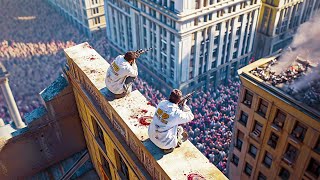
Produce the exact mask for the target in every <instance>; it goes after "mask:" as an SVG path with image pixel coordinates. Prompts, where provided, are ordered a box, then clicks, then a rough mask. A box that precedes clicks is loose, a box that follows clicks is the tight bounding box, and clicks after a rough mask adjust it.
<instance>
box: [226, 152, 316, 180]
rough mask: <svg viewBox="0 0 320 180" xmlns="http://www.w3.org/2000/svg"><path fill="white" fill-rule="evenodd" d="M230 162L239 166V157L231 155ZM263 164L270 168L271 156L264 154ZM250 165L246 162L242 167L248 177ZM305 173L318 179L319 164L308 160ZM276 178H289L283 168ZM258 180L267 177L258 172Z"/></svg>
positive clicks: (312, 159)
mask: <svg viewBox="0 0 320 180" xmlns="http://www.w3.org/2000/svg"><path fill="white" fill-rule="evenodd" d="M231 162H232V163H233V164H234V165H235V166H238V164H239V157H238V156H236V155H235V154H233V155H232V157H231ZM263 164H264V165H265V166H266V167H268V168H270V167H271V164H272V156H271V154H269V153H268V152H266V154H265V157H264V159H263ZM252 169H253V167H252V165H250V164H249V163H248V162H246V164H245V167H244V170H243V172H244V173H245V174H246V175H248V176H251V175H252ZM306 172H307V173H308V174H310V175H311V176H313V177H314V178H318V177H319V175H320V162H319V161H317V160H315V159H314V158H311V159H310V160H309V164H308V166H307V169H306ZM278 176H279V177H280V178H281V179H282V180H288V179H289V178H290V172H289V171H288V170H287V169H286V168H284V167H281V170H280V171H279V173H278ZM258 179H259V180H266V179H267V177H266V176H265V175H264V174H262V173H261V172H259V174H258Z"/></svg>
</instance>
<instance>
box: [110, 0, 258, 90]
mask: <svg viewBox="0 0 320 180" xmlns="http://www.w3.org/2000/svg"><path fill="white" fill-rule="evenodd" d="M259 9H260V0H223V1H222V0H183V1H182V0H160V1H159V0H158V1H137V0H133V1H116V0H105V10H106V21H107V38H108V39H109V41H110V44H111V46H112V48H113V49H115V50H117V53H119V52H121V53H123V52H124V51H127V50H135V49H138V48H148V47H154V48H155V50H153V51H150V52H148V54H147V55H144V56H143V57H141V58H140V59H139V62H140V66H141V68H140V70H141V73H140V76H145V79H147V80H149V81H151V82H152V84H153V85H156V86H158V87H160V88H163V89H170V88H179V89H182V90H184V91H189V90H192V89H195V88H198V87H201V86H203V85H207V87H209V86H216V85H217V84H219V83H221V82H222V81H224V80H226V79H227V78H228V77H230V76H234V75H236V70H237V69H238V67H242V66H244V65H246V64H247V63H248V61H249V60H250V58H251V52H252V47H253V40H254V36H255V32H256V24H257V21H258V14H259ZM114 55H116V53H115V54H114ZM209 82H210V84H209ZM206 83H207V84H206Z"/></svg>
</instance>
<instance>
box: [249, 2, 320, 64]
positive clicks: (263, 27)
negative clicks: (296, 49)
mask: <svg viewBox="0 0 320 180" xmlns="http://www.w3.org/2000/svg"><path fill="white" fill-rule="evenodd" d="M319 8H320V2H319V1H318V0H262V6H261V12H260V17H259V22H258V28H257V37H256V40H255V43H256V44H255V46H254V47H255V53H254V56H255V57H256V58H261V57H266V56H268V55H270V54H273V53H276V52H277V51H278V50H279V49H283V48H285V47H287V46H288V45H289V44H290V43H291V42H292V40H293V36H294V34H295V32H296V31H297V29H298V27H299V25H300V24H302V23H304V22H306V21H308V20H309V19H310V18H311V17H312V15H314V14H315V13H316V11H317V10H319ZM261 42H263V43H261Z"/></svg>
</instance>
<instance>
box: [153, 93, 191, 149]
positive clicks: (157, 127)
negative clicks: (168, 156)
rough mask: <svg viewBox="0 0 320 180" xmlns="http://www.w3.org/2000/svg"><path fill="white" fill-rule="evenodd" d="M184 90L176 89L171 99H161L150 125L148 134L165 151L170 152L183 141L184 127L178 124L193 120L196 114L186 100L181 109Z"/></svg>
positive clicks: (171, 94)
mask: <svg viewBox="0 0 320 180" xmlns="http://www.w3.org/2000/svg"><path fill="white" fill-rule="evenodd" d="M181 98H182V92H181V91H180V90H178V89H174V90H173V91H172V92H171V93H170V97H169V100H163V101H161V102H160V103H159V104H158V106H157V109H156V112H155V115H154V116H153V120H152V122H151V123H150V125H149V129H148V134H149V138H150V140H151V141H152V142H153V143H154V144H155V145H156V146H158V147H159V148H160V149H162V150H163V151H164V153H170V152H172V151H173V150H174V148H175V147H177V146H179V145H180V144H181V143H182V134H183V128H182V127H181V126H178V125H179V124H184V123H188V122H190V121H192V120H193V119H194V115H193V113H192V112H191V109H190V108H189V107H188V106H187V104H186V102H184V103H183V105H182V108H181V109H180V108H179V106H178V103H179V102H180V101H181Z"/></svg>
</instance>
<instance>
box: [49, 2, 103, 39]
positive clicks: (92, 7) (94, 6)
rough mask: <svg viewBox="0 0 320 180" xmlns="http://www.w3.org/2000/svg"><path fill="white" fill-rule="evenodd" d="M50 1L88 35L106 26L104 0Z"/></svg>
mask: <svg viewBox="0 0 320 180" xmlns="http://www.w3.org/2000/svg"><path fill="white" fill-rule="evenodd" d="M48 2H49V3H50V4H51V5H52V6H53V7H55V8H57V9H58V10H59V12H60V13H61V14H62V15H64V16H65V17H66V18H67V19H68V20H69V21H70V22H71V23H73V24H74V25H75V26H76V27H77V28H78V29H80V30H81V31H82V32H83V33H85V34H86V35H87V36H91V33H92V32H93V31H97V30H100V29H104V28H105V27H106V20H105V17H104V6H103V5H104V1H103V0H48Z"/></svg>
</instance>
